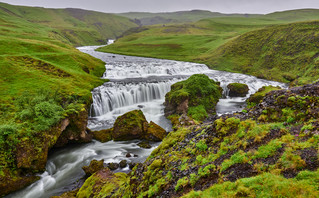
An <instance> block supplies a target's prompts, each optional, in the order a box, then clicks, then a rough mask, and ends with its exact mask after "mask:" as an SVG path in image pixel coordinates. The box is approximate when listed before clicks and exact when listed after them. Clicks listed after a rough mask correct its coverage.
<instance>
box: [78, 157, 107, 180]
mask: <svg viewBox="0 0 319 198" xmlns="http://www.w3.org/2000/svg"><path fill="white" fill-rule="evenodd" d="M103 163H104V160H100V161H97V160H92V161H91V162H90V165H89V166H83V167H82V169H83V170H84V172H85V175H86V176H88V177H89V176H91V175H93V174H94V173H96V172H97V171H99V170H101V169H103V168H104V165H103Z"/></svg>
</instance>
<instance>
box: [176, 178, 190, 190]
mask: <svg viewBox="0 0 319 198" xmlns="http://www.w3.org/2000/svg"><path fill="white" fill-rule="evenodd" d="M188 183H189V181H188V178H187V177H183V178H181V179H179V180H178V181H177V184H176V186H175V191H180V190H182V188H184V187H186V186H187V184H188Z"/></svg>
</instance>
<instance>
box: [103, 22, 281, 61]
mask: <svg viewBox="0 0 319 198" xmlns="http://www.w3.org/2000/svg"><path fill="white" fill-rule="evenodd" d="M278 23H282V22H281V21H277V20H271V19H263V18H242V17H221V18H211V19H202V20H200V21H198V22H196V23H187V24H183V25H166V26H164V27H163V26H162V25H154V26H145V27H142V28H140V29H137V30H136V31H135V32H134V31H131V32H130V34H125V35H126V36H124V37H122V38H120V39H118V40H117V41H116V42H115V44H113V45H110V46H106V47H103V48H99V50H100V51H104V52H113V53H120V54H127V55H136V56H149V57H155V58H166V59H174V60H184V61H192V60H194V59H195V58H198V57H200V56H202V55H203V54H209V53H210V52H211V51H213V50H214V49H216V48H217V47H219V46H220V45H222V44H224V43H226V42H227V41H229V40H231V39H232V38H234V37H236V36H239V35H241V34H243V33H246V32H249V31H251V30H255V29H258V28H262V27H265V26H269V25H273V24H278Z"/></svg>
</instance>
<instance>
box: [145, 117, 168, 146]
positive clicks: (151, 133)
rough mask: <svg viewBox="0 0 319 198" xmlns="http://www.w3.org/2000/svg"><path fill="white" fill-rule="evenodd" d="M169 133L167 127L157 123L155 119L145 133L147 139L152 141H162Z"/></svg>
mask: <svg viewBox="0 0 319 198" xmlns="http://www.w3.org/2000/svg"><path fill="white" fill-rule="evenodd" d="M166 135H167V133H166V131H165V129H163V128H162V127H160V126H159V125H157V124H155V123H154V122H153V121H151V122H150V124H149V125H148V129H147V133H146V134H145V136H144V137H145V139H147V140H150V141H155V142H156V141H161V140H163V139H164V137H165V136H166Z"/></svg>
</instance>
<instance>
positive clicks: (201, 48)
mask: <svg viewBox="0 0 319 198" xmlns="http://www.w3.org/2000/svg"><path fill="white" fill-rule="evenodd" d="M318 12H319V11H318V10H293V11H286V12H280V13H272V14H269V15H263V16H251V17H246V18H245V17H238V16H237V17H236V16H232V17H217V18H209V19H202V20H199V21H197V22H190V23H185V24H168V25H165V26H163V25H152V26H147V27H144V28H143V30H141V29H140V30H139V31H135V32H134V31H131V32H130V34H126V35H125V36H124V37H122V38H120V39H118V40H117V41H116V42H115V44H113V45H110V46H106V47H103V48H99V49H98V51H102V52H111V53H119V54H126V55H133V56H145V57H154V58H164V59H173V60H182V61H191V62H199V63H205V64H207V65H208V66H209V67H211V68H212V69H217V70H225V71H231V72H239V73H246V74H250V75H255V76H257V77H260V78H266V79H269V80H276V81H281V82H286V83H291V84H292V85H298V84H306V83H309V82H313V81H314V80H316V79H318V77H319V74H318V72H317V71H318V68H317V67H318V57H317V47H318V46H317V45H316V43H317V31H316V27H317V22H316V21H310V22H298V21H304V20H318V19H319V15H318V14H317V13H318ZM291 22H298V23H291Z"/></svg>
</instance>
